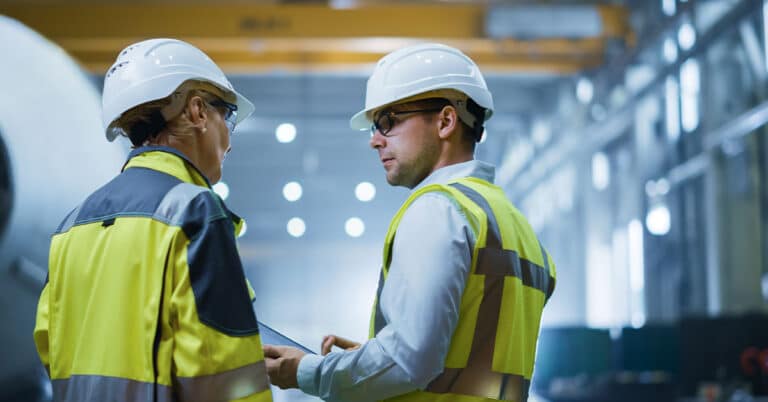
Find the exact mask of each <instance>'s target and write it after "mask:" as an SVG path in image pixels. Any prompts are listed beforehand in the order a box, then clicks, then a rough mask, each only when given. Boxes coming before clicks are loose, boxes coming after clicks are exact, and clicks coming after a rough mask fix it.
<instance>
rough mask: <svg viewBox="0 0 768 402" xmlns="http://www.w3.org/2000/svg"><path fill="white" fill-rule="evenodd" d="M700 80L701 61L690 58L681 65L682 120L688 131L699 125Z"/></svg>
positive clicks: (684, 127)
mask: <svg viewBox="0 0 768 402" xmlns="http://www.w3.org/2000/svg"><path fill="white" fill-rule="evenodd" d="M699 80H700V77H699V62H698V61H697V60H696V59H693V58H691V59H688V60H687V61H686V62H685V63H683V65H682V66H681V67H680V111H681V116H682V117H681V119H680V120H681V122H682V126H683V129H684V130H685V131H687V132H691V131H693V130H695V129H696V127H698V126H699V82H700V81H699Z"/></svg>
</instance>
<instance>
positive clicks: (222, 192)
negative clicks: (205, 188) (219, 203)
mask: <svg viewBox="0 0 768 402" xmlns="http://www.w3.org/2000/svg"><path fill="white" fill-rule="evenodd" d="M213 192H214V193H216V194H218V195H219V197H221V199H222V200H226V199H227V197H229V186H228V185H227V183H224V182H223V181H220V182H218V183H216V184H214V185H213Z"/></svg>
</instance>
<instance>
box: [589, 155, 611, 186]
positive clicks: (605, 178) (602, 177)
mask: <svg viewBox="0 0 768 402" xmlns="http://www.w3.org/2000/svg"><path fill="white" fill-rule="evenodd" d="M609 184H611V168H610V162H609V161H608V156H606V155H605V154H604V153H602V152H597V153H596V154H594V155H593V156H592V185H594V186H595V189H597V190H598V191H601V190H605V189H606V188H607V187H608V185H609Z"/></svg>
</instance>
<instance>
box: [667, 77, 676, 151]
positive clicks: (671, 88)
mask: <svg viewBox="0 0 768 402" xmlns="http://www.w3.org/2000/svg"><path fill="white" fill-rule="evenodd" d="M664 91H665V98H666V99H665V102H664V103H665V106H666V108H665V111H666V123H667V124H666V126H667V139H669V142H671V143H675V142H677V139H678V138H680V88H679V87H678V85H677V80H676V79H675V77H673V76H669V77H667V80H666V82H665V84H664Z"/></svg>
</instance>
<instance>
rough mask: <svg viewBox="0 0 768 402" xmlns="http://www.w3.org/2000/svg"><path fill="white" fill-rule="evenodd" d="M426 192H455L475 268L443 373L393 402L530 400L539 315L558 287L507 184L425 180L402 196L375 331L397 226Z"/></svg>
mask: <svg viewBox="0 0 768 402" xmlns="http://www.w3.org/2000/svg"><path fill="white" fill-rule="evenodd" d="M427 192H440V193H443V194H445V195H446V196H448V197H450V198H451V199H453V200H454V201H455V202H456V203H457V204H458V206H459V208H460V210H461V212H462V213H463V215H464V216H466V217H467V220H468V222H469V226H470V227H471V228H472V231H473V233H474V234H475V238H476V242H475V246H474V249H473V250H472V267H471V269H470V275H469V276H468V278H467V284H466V287H465V289H464V293H463V294H462V298H461V305H460V310H459V321H458V324H457V326H456V330H455V332H454V333H453V337H452V340H451V344H450V346H449V348H448V355H447V357H446V360H445V368H444V369H443V372H442V373H441V374H440V375H439V376H437V378H435V379H434V380H433V381H432V382H431V383H430V384H429V385H428V386H427V388H426V390H424V391H415V392H412V393H409V394H405V395H402V396H398V397H394V398H391V399H388V401H398V402H406V401H407V402H411V401H432V402H478V401H495V400H504V401H515V402H520V401H525V400H527V398H528V389H529V387H530V380H531V376H532V374H533V363H534V358H535V356H536V339H537V338H538V335H539V326H540V322H541V313H542V310H543V309H544V304H545V303H546V301H547V300H548V299H549V297H550V296H551V295H552V292H553V290H554V287H555V277H556V274H555V264H554V263H553V262H552V259H551V257H550V256H549V254H548V253H547V252H546V251H545V250H544V247H543V246H542V245H541V243H540V242H539V241H538V239H537V238H536V235H535V234H534V232H533V229H532V228H531V226H530V225H529V224H528V221H527V220H526V219H525V218H524V217H523V215H522V214H521V213H520V212H519V211H518V210H517V209H516V208H515V207H514V206H513V205H512V204H511V203H510V202H509V200H508V199H507V197H506V196H505V194H504V192H503V191H502V189H501V188H499V187H497V186H495V185H493V184H491V183H488V182H487V181H484V180H481V179H477V178H473V177H468V178H461V179H458V180H454V181H451V182H449V183H447V184H433V185H428V186H425V187H424V188H421V189H419V190H417V191H415V192H414V193H413V194H412V195H411V196H410V197H409V198H408V199H407V200H406V201H405V203H404V204H403V206H402V207H401V208H400V210H399V211H398V212H397V214H396V215H395V217H394V219H393V220H392V223H391V224H390V226H389V231H388V232H387V237H386V241H385V244H384V253H383V263H382V270H381V277H380V279H379V290H378V294H377V297H376V301H375V302H374V309H373V314H372V318H371V327H370V336H371V337H373V336H374V335H375V334H376V333H377V332H378V331H380V330H381V329H382V328H383V327H384V326H385V325H386V324H387V323H386V322H385V320H384V317H383V315H382V313H381V309H380V307H379V305H378V300H379V297H380V296H381V291H382V289H383V285H384V282H385V281H386V279H387V275H388V273H389V264H390V262H391V258H392V244H393V241H394V238H395V233H396V232H397V227H398V225H399V223H400V220H401V219H402V217H403V215H404V214H405V211H406V210H407V209H408V206H409V205H410V204H411V203H412V202H413V201H415V200H416V199H417V198H418V197H419V196H421V195H422V194H424V193H427ZM406 258H407V257H406ZM413 275H418V273H413Z"/></svg>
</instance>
